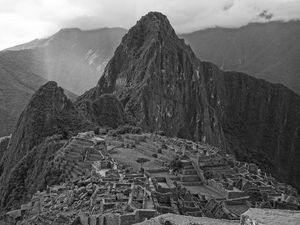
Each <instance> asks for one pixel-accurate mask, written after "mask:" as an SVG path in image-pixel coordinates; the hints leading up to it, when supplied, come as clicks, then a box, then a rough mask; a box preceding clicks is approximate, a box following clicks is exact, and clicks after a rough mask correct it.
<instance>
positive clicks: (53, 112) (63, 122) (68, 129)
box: [0, 82, 93, 207]
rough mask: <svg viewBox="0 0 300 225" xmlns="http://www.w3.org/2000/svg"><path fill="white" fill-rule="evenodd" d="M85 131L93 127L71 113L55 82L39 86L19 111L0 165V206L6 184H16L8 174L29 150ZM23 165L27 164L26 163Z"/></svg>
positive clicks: (70, 104)
mask: <svg viewBox="0 0 300 225" xmlns="http://www.w3.org/2000/svg"><path fill="white" fill-rule="evenodd" d="M86 129H93V126H92V125H91V124H90V123H89V122H87V121H86V119H84V118H83V117H82V116H81V115H80V114H79V113H78V112H77V111H76V110H75V107H74V106H73V104H72V102H71V101H70V100H69V99H68V98H67V97H66V96H65V95H64V92H63V89H62V88H60V87H58V86H57V84H56V83H55V82H48V83H46V84H45V85H43V86H42V87H41V88H40V89H39V90H38V91H37V92H36V93H35V94H34V95H33V96H32V98H31V100H30V102H29V104H28V105H27V107H26V108H25V110H24V111H23V112H22V114H21V116H20V118H19V121H18V124H17V126H16V129H15V131H14V133H13V135H12V137H11V140H10V145H9V147H8V149H7V151H6V152H5V154H4V155H3V157H2V160H1V162H0V166H1V167H2V168H3V170H2V173H1V174H0V176H1V177H0V188H1V189H0V195H1V196H6V197H5V198H1V206H2V207H5V206H6V204H8V202H7V201H6V199H7V198H9V197H8V196H9V195H10V194H9V193H10V191H11V190H9V184H10V183H11V182H19V181H17V179H15V175H14V173H13V172H12V171H14V170H15V169H16V168H17V166H18V164H19V163H20V162H21V161H22V160H24V157H26V156H28V155H30V152H31V151H32V149H33V147H35V146H37V145H39V144H40V143H41V142H43V141H44V140H45V138H46V137H48V136H51V135H53V134H62V136H68V134H76V133H77V132H78V131H82V130H86ZM28 159H29V158H28ZM30 159H32V158H30ZM25 161H26V160H25ZM24 163H26V164H28V162H27V161H26V162H24ZM26 175H29V172H28V173H25V174H23V175H22V177H23V176H26ZM23 179H25V178H23Z"/></svg>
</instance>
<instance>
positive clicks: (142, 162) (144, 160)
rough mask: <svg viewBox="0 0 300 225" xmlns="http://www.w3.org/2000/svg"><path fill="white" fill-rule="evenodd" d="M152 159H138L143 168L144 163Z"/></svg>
mask: <svg viewBox="0 0 300 225" xmlns="http://www.w3.org/2000/svg"><path fill="white" fill-rule="evenodd" d="M148 161H150V160H149V159H146V158H138V159H137V160H136V162H137V163H140V164H141V170H142V169H143V164H144V163H146V162H148Z"/></svg>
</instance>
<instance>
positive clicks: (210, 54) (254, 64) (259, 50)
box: [181, 21, 300, 94]
mask: <svg viewBox="0 0 300 225" xmlns="http://www.w3.org/2000/svg"><path fill="white" fill-rule="evenodd" d="M181 37H183V38H184V39H185V40H186V41H187V43H189V44H190V45H191V46H192V49H193V50H194V51H195V53H196V55H197V56H198V57H199V58H200V59H202V60H207V61H210V62H213V63H215V64H217V65H218V66H219V67H220V68H221V69H223V70H226V71H240V72H244V73H247V74H251V75H253V76H255V77H257V78H262V79H265V80H267V81H270V82H274V83H280V84H284V85H285V86H287V87H288V88H290V89H292V90H294V91H295V92H297V93H298V94H299V93H300V76H299V74H300V65H299V62H298V61H299V60H298V59H299V58H300V43H299V41H298V40H299V39H300V21H289V22H280V21H275V22H268V23H251V24H248V25H246V26H243V27H241V28H236V29H235V28H233V29H231V28H218V27H217V28H210V29H205V30H199V31H196V32H193V33H190V34H183V35H181Z"/></svg>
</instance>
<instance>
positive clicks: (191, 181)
mask: <svg viewBox="0 0 300 225" xmlns="http://www.w3.org/2000/svg"><path fill="white" fill-rule="evenodd" d="M181 163H182V165H183V168H182V169H181V171H180V174H179V178H180V182H181V184H182V185H184V186H199V185H201V184H202V182H201V180H200V178H199V176H198V174H197V171H196V170H195V168H194V166H193V163H192V162H191V161H190V160H181Z"/></svg>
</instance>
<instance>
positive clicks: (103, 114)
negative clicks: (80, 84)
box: [76, 94, 127, 128]
mask: <svg viewBox="0 0 300 225" xmlns="http://www.w3.org/2000/svg"><path fill="white" fill-rule="evenodd" d="M76 106H77V109H78V110H79V111H80V112H82V114H83V115H84V116H85V117H86V118H87V119H88V120H89V121H91V122H93V123H95V124H97V125H99V126H108V127H111V128H117V127H118V126H119V125H122V124H124V123H126V122H127V118H126V113H125V111H124V107H123V105H122V104H121V102H120V101H119V100H118V99H117V98H116V96H114V95H111V94H103V95H101V96H99V97H97V98H95V99H92V100H90V99H86V98H82V99H80V100H79V101H78V102H77V104H76Z"/></svg>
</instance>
